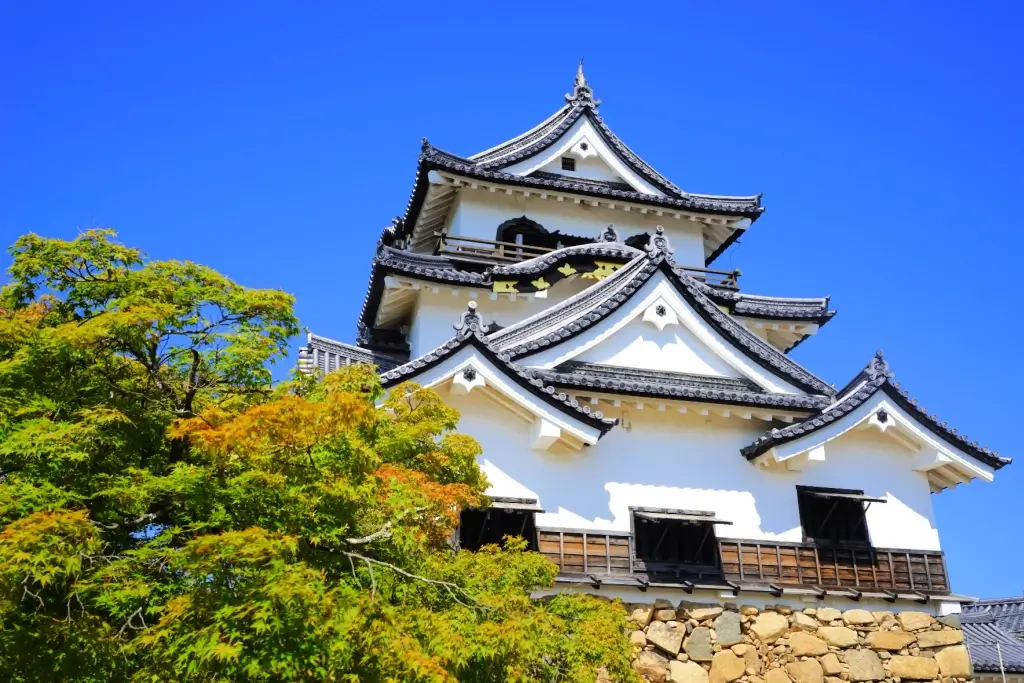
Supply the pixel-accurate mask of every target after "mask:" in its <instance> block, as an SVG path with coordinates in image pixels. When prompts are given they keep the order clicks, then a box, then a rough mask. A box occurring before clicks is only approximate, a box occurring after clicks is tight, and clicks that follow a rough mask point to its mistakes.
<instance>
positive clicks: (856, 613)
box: [843, 609, 875, 626]
mask: <svg viewBox="0 0 1024 683" xmlns="http://www.w3.org/2000/svg"><path fill="white" fill-rule="evenodd" d="M843 623H844V624H846V625H847V626H869V625H871V624H874V623H875V618H874V616H872V615H871V612H869V611H867V610H866V609H848V610H846V611H845V612H843Z"/></svg>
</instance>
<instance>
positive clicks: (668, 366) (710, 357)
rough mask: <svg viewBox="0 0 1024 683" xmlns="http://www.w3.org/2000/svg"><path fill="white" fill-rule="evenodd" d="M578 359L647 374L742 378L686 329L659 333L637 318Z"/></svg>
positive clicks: (678, 326)
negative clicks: (672, 373) (658, 372)
mask: <svg viewBox="0 0 1024 683" xmlns="http://www.w3.org/2000/svg"><path fill="white" fill-rule="evenodd" d="M577 359H578V360H581V361H586V362H589V363H602V364H604V365H617V366H619V367H626V368H643V369H645V370H662V371H668V372H689V373H692V374H695V375H713V376H716V377H739V376H740V373H739V372H737V371H736V369H735V368H733V367H732V366H730V365H729V364H728V363H726V362H725V361H724V360H722V358H720V357H719V356H717V355H716V354H715V353H714V352H713V351H712V350H711V349H709V348H708V347H707V346H706V345H705V344H704V343H702V342H701V341H700V340H699V339H697V337H696V336H694V334H693V333H692V332H690V331H689V330H688V329H686V328H685V327H683V326H682V325H669V326H667V327H665V329H663V330H658V328H656V327H655V326H654V325H652V324H651V323H648V322H644V321H643V320H642V319H640V318H633V319H632V320H630V321H629V322H628V323H626V325H625V326H624V327H623V328H622V329H620V330H619V331H618V332H616V333H615V334H614V335H612V336H611V337H609V338H608V339H605V340H604V341H602V342H600V343H599V344H597V345H596V346H594V347H592V348H589V349H587V350H586V351H584V352H583V353H581V354H580V355H579V356H577Z"/></svg>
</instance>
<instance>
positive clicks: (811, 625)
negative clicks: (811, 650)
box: [793, 612, 818, 631]
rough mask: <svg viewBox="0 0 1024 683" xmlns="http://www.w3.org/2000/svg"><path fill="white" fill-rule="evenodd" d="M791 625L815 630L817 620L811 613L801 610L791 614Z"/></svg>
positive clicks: (806, 629) (816, 628)
mask: <svg viewBox="0 0 1024 683" xmlns="http://www.w3.org/2000/svg"><path fill="white" fill-rule="evenodd" d="M793 626H795V627H796V628H800V629H803V630H805V631H817V630H818V620H817V619H815V618H814V617H813V616H811V615H808V614H804V613H803V612H797V613H796V614H794V615H793Z"/></svg>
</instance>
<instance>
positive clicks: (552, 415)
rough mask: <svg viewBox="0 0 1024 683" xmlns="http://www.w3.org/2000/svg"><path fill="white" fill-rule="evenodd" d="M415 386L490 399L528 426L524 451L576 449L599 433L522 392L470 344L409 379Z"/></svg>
mask: <svg viewBox="0 0 1024 683" xmlns="http://www.w3.org/2000/svg"><path fill="white" fill-rule="evenodd" d="M413 381H415V382H416V383H417V384H419V385H420V386H423V387H430V388H432V389H436V390H439V391H444V390H447V391H450V392H451V393H452V394H454V395H469V394H473V395H474V396H475V395H476V392H479V394H480V396H481V397H482V398H484V397H485V398H488V399H491V400H492V401H493V402H495V403H498V404H499V405H500V406H502V407H503V408H504V409H505V411H506V412H507V413H511V414H512V415H513V416H518V417H520V418H522V420H523V421H524V422H525V423H527V424H529V425H530V426H531V428H530V432H529V435H530V436H529V440H528V441H525V440H524V443H523V447H524V448H531V447H532V448H539V449H547V448H549V447H551V446H553V445H555V444H556V443H558V444H560V445H561V446H563V447H566V448H573V449H578V448H581V447H582V446H583V445H591V444H594V443H597V440H598V439H599V438H600V437H601V432H600V431H599V430H598V429H596V428H595V427H593V426H591V425H589V424H585V423H583V422H581V421H580V420H576V419H574V418H572V417H570V416H569V415H568V414H566V413H564V412H561V411H558V410H555V409H553V408H552V407H551V406H550V405H548V404H546V403H545V402H543V401H541V400H539V399H538V398H537V397H535V396H533V395H531V394H530V393H529V392H528V391H525V390H524V389H523V388H522V387H520V386H518V385H517V384H516V383H514V382H513V381H511V380H510V379H509V377H508V376H507V375H506V373H505V372H504V371H503V370H502V369H501V368H499V367H497V366H496V365H494V364H493V363H492V362H491V361H490V360H489V359H488V358H486V357H485V356H484V355H483V354H481V353H480V352H479V351H478V350H477V349H476V348H475V347H473V346H472V345H467V346H465V347H463V348H461V349H459V350H458V351H456V352H455V353H453V354H451V355H450V356H448V357H447V358H445V359H444V360H442V361H441V362H440V363H438V364H437V365H435V366H433V367H431V368H429V369H427V370H425V371H423V372H421V373H419V374H418V375H417V376H415V377H414V378H413Z"/></svg>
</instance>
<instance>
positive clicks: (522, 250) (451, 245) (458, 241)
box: [437, 233, 554, 263]
mask: <svg viewBox="0 0 1024 683" xmlns="http://www.w3.org/2000/svg"><path fill="white" fill-rule="evenodd" d="M438 237H440V241H439V242H438V245H437V253H438V254H441V255H443V256H447V257H449V258H453V259H461V260H463V261H473V262H474V263H518V262H519V261H527V260H529V259H532V258H537V257H538V256H543V255H544V254H548V253H551V252H552V251H554V249H553V248H549V247H534V246H529V245H525V244H515V243H513V242H498V241H495V240H481V239H477V238H475V237H453V236H451V235H446V234H443V233H439V234H438Z"/></svg>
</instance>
